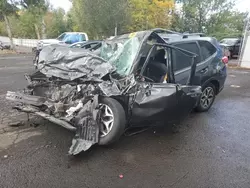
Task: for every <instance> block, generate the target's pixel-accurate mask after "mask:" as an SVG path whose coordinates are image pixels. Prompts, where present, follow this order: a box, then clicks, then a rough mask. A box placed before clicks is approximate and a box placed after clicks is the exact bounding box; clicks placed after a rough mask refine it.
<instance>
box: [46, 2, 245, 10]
mask: <svg viewBox="0 0 250 188" xmlns="http://www.w3.org/2000/svg"><path fill="white" fill-rule="evenodd" d="M50 2H51V4H52V5H53V7H54V8H58V7H61V8H63V9H64V10H65V11H66V12H67V11H69V9H70V7H71V6H72V5H71V3H70V2H69V0H50ZM235 9H238V10H239V11H242V12H243V11H250V0H237V1H236V7H235Z"/></svg>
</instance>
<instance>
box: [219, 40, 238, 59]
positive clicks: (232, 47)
mask: <svg viewBox="0 0 250 188" xmlns="http://www.w3.org/2000/svg"><path fill="white" fill-rule="evenodd" d="M241 43H242V39H241V38H224V39H222V40H221V41H220V45H221V46H225V47H227V48H228V49H229V51H230V58H233V57H234V56H238V55H239V53H240V46H241Z"/></svg>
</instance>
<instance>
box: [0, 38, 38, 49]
mask: <svg viewBox="0 0 250 188" xmlns="http://www.w3.org/2000/svg"><path fill="white" fill-rule="evenodd" d="M0 41H2V42H4V43H10V39H9V38H8V37H1V36H0ZM13 42H14V44H15V45H17V46H25V47H31V48H32V47H36V45H37V42H38V40H36V39H17V38H14V39H13Z"/></svg>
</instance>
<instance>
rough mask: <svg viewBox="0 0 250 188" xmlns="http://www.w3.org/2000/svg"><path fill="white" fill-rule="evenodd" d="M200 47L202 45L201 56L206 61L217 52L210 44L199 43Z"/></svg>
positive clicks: (205, 42)
mask: <svg viewBox="0 0 250 188" xmlns="http://www.w3.org/2000/svg"><path fill="white" fill-rule="evenodd" d="M199 45H200V48H201V54H202V57H203V59H204V60H205V59H207V58H209V57H210V56H212V55H213V54H214V53H215V52H216V48H215V47H214V46H213V45H212V44H211V43H210V42H207V41H199Z"/></svg>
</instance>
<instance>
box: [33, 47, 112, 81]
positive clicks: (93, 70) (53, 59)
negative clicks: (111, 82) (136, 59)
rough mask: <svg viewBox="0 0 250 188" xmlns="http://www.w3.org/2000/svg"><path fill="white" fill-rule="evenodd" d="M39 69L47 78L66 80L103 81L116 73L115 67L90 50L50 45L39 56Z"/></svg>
mask: <svg viewBox="0 0 250 188" xmlns="http://www.w3.org/2000/svg"><path fill="white" fill-rule="evenodd" d="M38 69H39V70H40V72H42V73H43V74H45V75H46V76H47V77H58V78H62V79H65V80H71V81H72V80H75V79H77V78H83V79H85V80H86V81H88V80H89V81H93V80H98V79H101V78H102V77H103V76H105V75H107V74H108V73H111V72H112V71H114V68H113V66H112V65H111V64H110V63H108V62H106V61H105V60H104V59H103V58H101V57H99V56H97V55H95V54H94V53H91V52H90V51H88V50H83V49H78V48H68V47H65V46H61V45H49V46H47V47H45V48H44V49H43V50H42V51H41V52H40V55H39V63H38Z"/></svg>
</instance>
